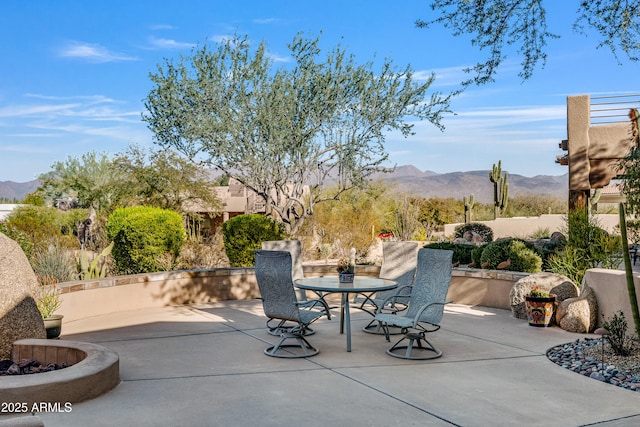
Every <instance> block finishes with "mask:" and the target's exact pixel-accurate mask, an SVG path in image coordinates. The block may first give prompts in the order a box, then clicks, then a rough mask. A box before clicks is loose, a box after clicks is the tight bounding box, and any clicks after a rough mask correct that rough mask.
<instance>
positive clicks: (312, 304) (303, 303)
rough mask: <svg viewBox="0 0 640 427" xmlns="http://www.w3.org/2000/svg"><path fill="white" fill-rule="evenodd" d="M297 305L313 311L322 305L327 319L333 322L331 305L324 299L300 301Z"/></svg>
mask: <svg viewBox="0 0 640 427" xmlns="http://www.w3.org/2000/svg"><path fill="white" fill-rule="evenodd" d="M296 305H298V306H299V307H305V308H308V309H312V308H314V307H315V306H317V305H321V306H322V307H323V310H324V312H325V313H326V314H327V319H329V320H331V311H330V309H329V305H328V304H327V302H326V301H325V300H324V298H318V299H308V300H305V301H298V302H297V303H296Z"/></svg>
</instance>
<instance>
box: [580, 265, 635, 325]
mask: <svg viewBox="0 0 640 427" xmlns="http://www.w3.org/2000/svg"><path fill="white" fill-rule="evenodd" d="M584 280H585V283H586V284H587V285H588V286H590V287H591V288H592V289H593V291H594V293H595V295H596V298H597V300H598V326H602V323H603V321H604V320H609V319H611V317H613V315H614V314H615V313H617V312H618V311H620V310H621V311H622V312H623V313H624V317H625V319H626V320H627V324H628V325H629V329H628V331H627V332H628V333H629V334H631V335H634V334H635V332H634V330H633V329H634V326H633V314H632V313H631V303H630V302H629V291H628V290H627V277H626V275H625V272H624V271H622V270H606V269H603V268H594V269H591V270H587V272H586V273H585V275H584ZM633 282H634V284H635V290H636V295H638V299H640V274H639V273H634V274H633Z"/></svg>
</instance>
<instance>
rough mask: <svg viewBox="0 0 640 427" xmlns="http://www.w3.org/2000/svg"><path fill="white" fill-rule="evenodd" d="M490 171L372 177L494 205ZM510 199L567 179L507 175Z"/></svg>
mask: <svg viewBox="0 0 640 427" xmlns="http://www.w3.org/2000/svg"><path fill="white" fill-rule="evenodd" d="M489 172H490V171H489V170H486V171H471V172H450V173H442V174H439V173H435V172H431V171H421V170H420V169H418V168H416V167H415V166H411V165H405V166H398V167H397V168H396V170H395V171H394V172H392V173H383V174H377V175H376V176H375V177H377V178H380V179H382V180H384V181H385V182H388V183H392V184H395V186H396V188H397V190H398V191H401V192H404V193H409V194H413V195H416V196H422V197H425V198H432V197H442V198H446V197H452V198H454V199H456V200H461V199H462V197H464V196H469V195H471V194H473V195H474V196H475V199H476V201H477V202H479V203H484V204H487V203H492V202H493V184H492V183H491V181H489ZM508 182H509V196H510V197H513V196H517V195H522V194H527V193H529V194H545V195H550V196H553V197H556V198H558V199H562V200H566V199H567V197H568V186H569V184H568V182H569V175H568V174H565V175H537V176H534V177H532V178H528V177H525V176H522V175H516V174H509V177H508ZM38 185H39V181H38V180H33V181H29V182H24V183H18V182H13V181H0V197H4V198H8V199H10V200H12V199H13V198H16V199H19V200H20V199H22V198H23V197H24V196H25V195H26V194H28V193H30V192H32V191H34V190H35V189H36V188H37V187H38Z"/></svg>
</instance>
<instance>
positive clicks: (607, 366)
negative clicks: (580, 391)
mask: <svg viewBox="0 0 640 427" xmlns="http://www.w3.org/2000/svg"><path fill="white" fill-rule="evenodd" d="M547 357H548V358H549V360H551V361H552V362H554V363H555V364H557V365H560V366H562V367H563V368H565V369H570V370H572V371H573V372H576V373H579V374H581V375H585V376H587V377H590V378H593V379H595V380H598V381H604V382H608V383H610V384H613V385H616V386H618V387H623V388H625V389H627V390H633V391H640V347H639V346H638V343H635V344H634V346H633V347H632V351H631V355H629V356H616V355H615V354H614V353H613V351H611V348H610V346H609V344H608V343H606V342H605V345H604V364H603V363H602V359H603V348H602V340H601V339H600V338H597V339H592V338H585V339H578V340H576V341H574V342H570V343H567V344H562V345H559V346H556V347H553V348H551V349H549V350H548V351H547ZM603 368H604V369H603Z"/></svg>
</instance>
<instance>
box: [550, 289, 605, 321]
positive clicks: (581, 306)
mask: <svg viewBox="0 0 640 427" xmlns="http://www.w3.org/2000/svg"><path fill="white" fill-rule="evenodd" d="M556 321H557V322H558V325H559V326H560V327H561V328H562V329H564V330H565V331H568V332H577V333H586V332H591V331H593V329H594V328H595V327H596V323H597V321H598V301H597V300H596V295H595V293H594V292H593V289H591V288H590V287H589V286H588V285H587V284H586V283H585V284H584V285H582V292H581V293H580V296H579V297H577V298H568V299H566V300H564V301H562V302H561V303H560V304H559V305H558V308H557V310H556Z"/></svg>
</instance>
